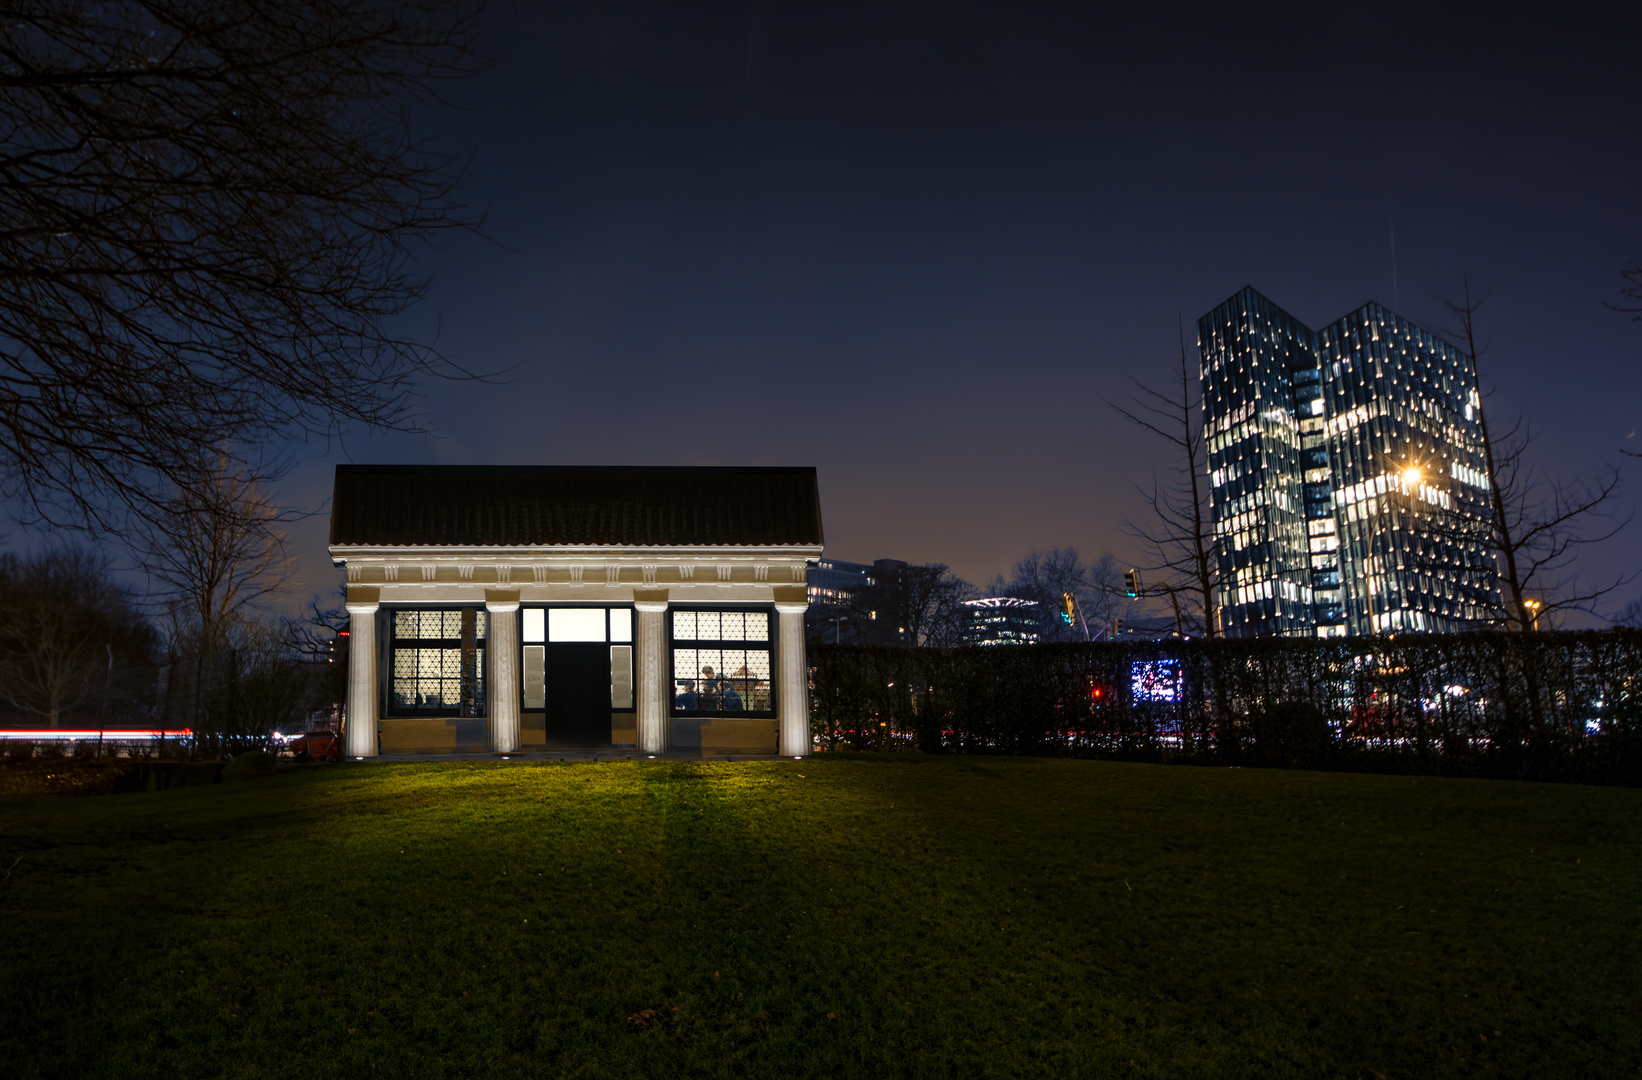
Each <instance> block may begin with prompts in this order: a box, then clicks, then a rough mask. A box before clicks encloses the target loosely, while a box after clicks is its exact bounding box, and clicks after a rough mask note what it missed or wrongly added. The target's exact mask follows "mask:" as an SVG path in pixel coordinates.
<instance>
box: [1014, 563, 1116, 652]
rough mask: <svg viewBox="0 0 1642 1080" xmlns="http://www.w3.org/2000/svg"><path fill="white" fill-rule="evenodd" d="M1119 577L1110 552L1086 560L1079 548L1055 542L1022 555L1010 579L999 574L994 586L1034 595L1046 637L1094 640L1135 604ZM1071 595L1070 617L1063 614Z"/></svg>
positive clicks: (1017, 594)
mask: <svg viewBox="0 0 1642 1080" xmlns="http://www.w3.org/2000/svg"><path fill="white" fill-rule="evenodd" d="M1118 578H1119V573H1118V569H1117V561H1116V560H1115V559H1114V558H1113V557H1112V556H1111V555H1110V554H1109V553H1107V554H1102V555H1101V557H1100V558H1099V559H1097V560H1096V561H1095V562H1094V564H1093V565H1089V566H1085V565H1084V563H1083V557H1082V556H1081V555H1080V554H1079V553H1078V550H1077V549H1076V548H1055V549H1054V550H1053V551H1050V552H1048V553H1041V552H1037V551H1034V552H1032V553H1030V554H1029V555H1027V556H1026V557H1025V558H1024V559H1021V560H1020V561H1019V562H1017V563H1016V564H1015V568H1014V571H1013V576H1012V577H1011V578H1010V580H1009V581H1007V582H1005V581H1003V580H1002V579H1001V578H1000V579H999V580H998V581H996V582H995V583H994V585H993V588H992V590H991V591H993V592H994V593H996V594H998V595H1002V596H1014V597H1019V598H1020V599H1023V600H1032V601H1035V602H1036V603H1037V604H1038V609H1037V610H1038V611H1039V613H1040V620H1039V621H1040V624H1041V625H1040V635H1041V637H1042V640H1044V641H1094V640H1098V639H1099V638H1100V637H1101V636H1103V635H1109V634H1110V633H1111V632H1112V628H1113V626H1114V624H1115V622H1116V620H1118V619H1119V618H1123V617H1127V615H1128V612H1129V611H1130V609H1131V608H1132V607H1133V606H1134V605H1133V602H1132V601H1129V600H1127V599H1125V598H1124V596H1123V593H1122V590H1121V586H1120V584H1119V580H1118ZM1068 596H1070V597H1071V598H1072V600H1073V611H1072V621H1071V622H1067V621H1066V620H1065V619H1064V618H1063V617H1062V616H1061V614H1060V613H1061V612H1062V611H1063V610H1064V605H1065V601H1066V597H1068Z"/></svg>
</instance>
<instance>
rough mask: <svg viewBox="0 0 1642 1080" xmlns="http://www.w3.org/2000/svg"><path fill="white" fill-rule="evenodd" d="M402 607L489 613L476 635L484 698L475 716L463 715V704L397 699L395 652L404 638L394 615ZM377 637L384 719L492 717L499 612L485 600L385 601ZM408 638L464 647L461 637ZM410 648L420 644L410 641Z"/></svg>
mask: <svg viewBox="0 0 1642 1080" xmlns="http://www.w3.org/2000/svg"><path fill="white" fill-rule="evenodd" d="M402 611H416V612H426V611H472V612H475V613H476V614H479V615H483V616H485V634H484V636H483V637H479V636H477V635H475V638H474V652H475V653H476V654H479V656H480V660H479V664H478V667H479V673H478V677H477V678H476V679H475V682H476V683H477V685H478V696H479V700H480V702H481V705H480V707H479V708H477V709H476V710H475V712H474V715H472V716H463V715H462V707H461V705H459V704H458V705H455V706H447V705H443V704H441V705H440V706H439V707H438V708H434V709H430V708H417V707H415V706H411V707H408V708H407V707H405V706H402V705H399V704H397V703H396V697H397V695H395V693H394V688H393V683H394V673H393V654H394V649H395V645H396V644H397V643H398V642H399V641H400V640H401V639H400V638H399V636H398V635H397V634H396V633H395V630H394V616H395V615H396V614H398V613H399V612H402ZM377 618H378V622H377V641H378V642H379V651H378V654H377V666H378V669H379V670H380V671H381V673H382V674H381V677H380V678H379V679H378V680H377V683H378V686H379V692H380V695H381V697H380V703H381V712H380V713H379V714H378V715H380V716H381V717H382V718H383V719H384V720H470V721H471V720H488V719H489V718H490V706H491V700H490V664H491V657H490V639H491V634H492V632H493V629H494V627H493V626H492V623H493V622H494V620H495V616H494V615H493V614H492V613H491V612H490V611H489V610H488V609H486V607H485V605H484V604H482V603H477V604H475V603H451V602H437V601H435V602H429V603H425V604H416V603H410V604H392V605H389V604H383V605H381V607H380V608H379V609H378V612H377ZM403 640H404V641H406V642H407V643H408V642H411V641H424V642H428V643H430V644H429V647H430V648H450V646H449V645H448V644H443V643H445V642H451V641H454V642H457V647H458V648H460V643H461V640H462V639H461V638H405V639H403ZM406 647H408V648H414V647H416V646H410V645H407V646H406Z"/></svg>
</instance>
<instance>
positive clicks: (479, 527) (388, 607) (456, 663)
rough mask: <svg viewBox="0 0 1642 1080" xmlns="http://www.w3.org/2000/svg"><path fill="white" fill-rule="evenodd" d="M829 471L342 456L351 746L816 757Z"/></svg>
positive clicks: (354, 751)
mask: <svg viewBox="0 0 1642 1080" xmlns="http://www.w3.org/2000/svg"><path fill="white" fill-rule="evenodd" d="M821 551H822V539H821V503H820V498H819V495H818V491H817V487H816V478H815V470H814V469H800V468H613V467H612V468H593V467H551V466H543V467H531V466H517V467H466V466H426V467H424V466H409V465H339V466H337V470H336V489H335V494H334V496H333V498H332V500H331V545H330V553H331V559H332V561H333V562H334V563H335V564H336V566H337V567H339V568H341V569H343V570H345V571H346V574H347V608H348V613H349V635H350V645H349V680H348V711H347V727H346V741H347V752H348V753H349V754H350V755H353V756H356V757H367V756H372V755H375V754H378V753H429V752H438V753H451V752H483V751H489V752H493V753H512V752H518V751H530V750H546V749H548V748H551V747H566V746H571V747H577V748H598V747H606V748H609V747H631V748H634V749H636V750H638V751H641V752H646V751H647V752H650V753H656V752H660V751H662V750H701V751H717V752H722V753H730V752H738V753H765V754H773V753H776V752H777V751H779V752H780V753H781V754H782V755H785V756H796V755H803V754H808V753H809V752H810V730H809V717H808V676H807V671H808V668H807V666H806V663H805V653H804V612H805V611H806V610H807V609H808V607H809V600H808V598H807V596H806V595H805V579H806V577H807V575H808V571H809V568H810V566H811V565H812V564H814V563H815V561H816V560H817V559H819V558H820V556H821Z"/></svg>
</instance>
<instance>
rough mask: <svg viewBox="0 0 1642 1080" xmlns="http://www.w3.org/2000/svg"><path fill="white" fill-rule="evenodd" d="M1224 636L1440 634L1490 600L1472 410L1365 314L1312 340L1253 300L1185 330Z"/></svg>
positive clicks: (1433, 367)
mask: <svg viewBox="0 0 1642 1080" xmlns="http://www.w3.org/2000/svg"><path fill="white" fill-rule="evenodd" d="M1198 348H1199V351H1200V352H1201V354H1202V367H1201V377H1202V395H1203V419H1204V431H1203V435H1204V440H1205V444H1206V446H1207V450H1208V471H1209V488H1210V504H1211V507H1212V513H1213V520H1214V529H1215V551H1216V557H1217V560H1218V564H1219V571H1220V580H1221V586H1220V595H1219V597H1218V601H1219V612H1218V617H1219V619H1220V625H1221V629H1222V630H1223V632H1224V633H1226V634H1227V635H1228V636H1233V637H1239V636H1260V635H1269V634H1281V635H1288V636H1314V635H1315V636H1319V637H1332V636H1342V635H1347V634H1367V633H1390V632H1396V631H1400V630H1401V631H1431V632H1450V631H1455V630H1460V629H1463V628H1465V627H1467V626H1471V625H1474V624H1476V623H1477V622H1478V621H1480V620H1481V619H1483V618H1484V617H1485V616H1486V613H1487V611H1488V610H1489V608H1490V607H1491V606H1493V605H1494V604H1495V603H1496V602H1497V597H1496V596H1494V595H1493V592H1492V590H1493V589H1494V585H1493V567H1492V558H1493V555H1492V548H1491V544H1490V530H1489V522H1490V520H1491V513H1490V509H1489V498H1490V495H1489V489H1488V485H1487V479H1486V473H1485V463H1484V460H1483V443H1482V433H1481V428H1480V423H1479V421H1480V417H1481V407H1482V403H1481V398H1480V397H1479V395H1478V393H1477V388H1476V385H1475V379H1474V377H1473V375H1472V369H1471V365H1470V362H1469V360H1468V359H1467V358H1466V357H1465V356H1464V354H1462V353H1461V352H1460V351H1459V350H1458V349H1455V348H1454V347H1453V346H1452V345H1449V344H1448V343H1447V342H1445V341H1443V340H1442V339H1440V338H1438V337H1436V336H1434V335H1432V334H1430V333H1429V332H1427V331H1425V330H1422V329H1421V328H1419V327H1417V326H1415V325H1414V324H1412V323H1410V322H1408V321H1407V320H1406V319H1404V318H1402V317H1401V316H1399V315H1397V314H1396V313H1394V312H1392V311H1389V310H1387V309H1386V308H1383V307H1381V306H1380V305H1378V304H1374V303H1369V304H1365V305H1363V306H1362V307H1361V308H1359V309H1357V310H1356V311H1353V312H1351V313H1350V314H1348V315H1346V316H1345V317H1343V318H1341V319H1339V320H1338V321H1336V322H1334V323H1331V324H1330V325H1328V326H1326V327H1324V328H1323V329H1322V330H1312V329H1311V328H1310V327H1308V326H1306V325H1305V324H1303V323H1301V322H1300V321H1299V320H1298V319H1296V318H1295V317H1294V316H1292V315H1290V314H1289V313H1288V312H1286V311H1284V310H1283V309H1282V308H1280V307H1278V306H1277V305H1276V304H1274V303H1272V302H1271V301H1270V300H1268V299H1267V298H1266V297H1264V296H1262V295H1260V294H1259V293H1258V292H1255V291H1254V290H1253V289H1247V288H1246V289H1244V290H1242V291H1241V292H1239V293H1237V294H1236V295H1235V296H1233V297H1232V298H1231V299H1229V300H1227V301H1226V302H1225V303H1223V304H1221V305H1220V306H1219V307H1217V308H1215V309H1214V310H1213V311H1211V312H1209V313H1208V314H1207V315H1204V316H1203V317H1202V318H1201V319H1199V320H1198Z"/></svg>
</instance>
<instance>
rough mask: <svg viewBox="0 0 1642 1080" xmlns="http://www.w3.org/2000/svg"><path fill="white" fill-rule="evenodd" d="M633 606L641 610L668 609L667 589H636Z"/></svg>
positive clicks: (655, 610) (656, 610) (653, 611)
mask: <svg viewBox="0 0 1642 1080" xmlns="http://www.w3.org/2000/svg"><path fill="white" fill-rule="evenodd" d="M633 606H634V607H635V608H637V609H638V610H640V611H648V612H651V613H655V612H658V611H666V610H667V590H666V589H634V590H633Z"/></svg>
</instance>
